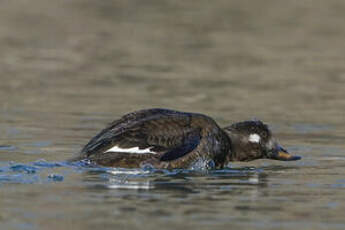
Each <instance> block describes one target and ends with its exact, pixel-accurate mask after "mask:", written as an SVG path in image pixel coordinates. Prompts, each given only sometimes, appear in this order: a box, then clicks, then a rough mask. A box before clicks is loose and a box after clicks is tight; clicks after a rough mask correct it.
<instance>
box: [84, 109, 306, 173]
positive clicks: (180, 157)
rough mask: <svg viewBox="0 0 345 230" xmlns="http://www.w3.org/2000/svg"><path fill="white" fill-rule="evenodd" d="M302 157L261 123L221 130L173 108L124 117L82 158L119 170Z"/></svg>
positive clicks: (210, 121)
mask: <svg viewBox="0 0 345 230" xmlns="http://www.w3.org/2000/svg"><path fill="white" fill-rule="evenodd" d="M261 158H266V159H274V160H282V161H293V160H299V159H301V157H299V156H292V155H290V154H289V153H288V152H287V151H286V150H285V149H284V148H283V147H281V146H280V145H279V144H278V142H277V141H276V139H275V138H274V137H273V136H272V133H271V131H270V130H269V128H268V126H267V125H265V124H264V123H263V122H261V121H243V122H239V123H235V124H232V125H230V126H227V127H225V128H220V127H219V126H218V125H217V123H216V122H215V121H214V120H213V119H212V118H210V117H209V116H206V115H203V114H198V113H187V112H179V111H174V110H170V109H161V108H154V109H145V110H140V111H136V112H132V113H129V114H126V115H124V116H123V117H122V118H120V119H119V120H115V121H114V122H112V123H111V124H110V125H109V126H108V127H106V128H105V129H104V130H102V131H101V132H100V133H99V134H97V135H96V136H95V137H93V138H92V139H91V140H90V141H89V143H88V144H87V145H86V146H85V147H84V148H83V149H82V150H81V152H80V154H79V156H78V157H77V159H78V160H81V159H87V160H89V161H90V162H92V163H95V164H98V165H102V166H108V167H121V168H139V167H145V166H151V167H155V168H167V169H172V168H191V167H193V165H194V164H196V163H200V162H203V164H204V166H205V167H206V168H217V169H219V168H223V167H224V166H226V165H227V164H228V163H229V162H231V161H251V160H255V159H261Z"/></svg>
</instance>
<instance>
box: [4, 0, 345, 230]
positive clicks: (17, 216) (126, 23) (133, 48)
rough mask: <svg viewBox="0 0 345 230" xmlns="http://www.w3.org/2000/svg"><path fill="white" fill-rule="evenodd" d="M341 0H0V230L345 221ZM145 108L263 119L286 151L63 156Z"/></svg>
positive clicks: (329, 224) (336, 224) (307, 225)
mask: <svg viewBox="0 0 345 230" xmlns="http://www.w3.org/2000/svg"><path fill="white" fill-rule="evenodd" d="M344 11H345V4H344V3H343V2H341V1H337V0H328V1H322V0H314V1H312V2H311V1H282V0H278V1H276V0H275V1H270V0H268V1H250V2H249V1H236V0H219V1H214V2H212V4H210V2H209V1H204V0H200V1H198V2H194V1H179V2H178V1H165V0H160V1H157V0H147V1H85V0H60V1H45V0H36V1H34V2H33V1H2V2H1V7H0V51H1V52H0V197H1V198H0V199H1V202H0V203H1V205H0V229H50V230H55V229H56V230H58V229H95V228H96V229H99V228H101V229H114V228H115V229H139V228H140V229H187V228H188V229H191V230H194V229H198V230H199V229H229V227H230V229H235V228H238V229H342V230H343V229H345V221H344V220H345V218H344V213H345V205H344V204H345V198H344V197H345V196H344V191H345V190H344V187H345V177H344V175H345V143H344V140H345V119H344V108H345V100H344V98H345V91H344V88H345V69H344V66H345V65H344V61H345V43H344V41H345V27H344V26H343V25H344V21H345V14H344ZM151 107H164V108H172V109H178V110H183V111H191V112H200V113H205V114H208V115H210V116H212V117H214V118H215V119H216V121H217V122H218V123H219V125H220V126H226V125H228V124H230V123H232V122H236V121H240V120H245V119H252V118H253V117H256V118H258V119H262V120H263V121H265V122H267V123H268V124H270V125H271V126H272V129H273V131H274V133H276V134H277V136H278V138H279V140H280V142H281V143H282V144H283V145H284V146H286V147H287V148H288V150H289V151H290V152H292V153H294V154H296V155H300V156H302V160H301V161H298V162H278V161H268V160H258V161H253V162H244V163H233V164H230V165H228V167H227V168H226V169H224V170H214V171H213V170H212V171H205V170H204V171H203V170H193V171H191V170H189V171H188V170H173V171H167V170H152V169H138V170H126V169H111V168H99V167H96V166H93V165H89V164H88V163H87V162H79V163H75V164H70V163H66V162H65V160H66V159H69V158H71V157H72V156H73V154H75V153H77V152H78V151H80V149H81V147H82V146H83V145H84V144H85V143H87V141H88V140H89V139H90V138H91V137H92V136H94V135H95V134H96V133H97V132H98V131H99V130H100V129H102V128H103V127H104V126H105V125H106V124H107V123H109V122H111V121H112V120H114V119H117V118H118V117H119V116H120V115H122V114H125V113H128V112H131V111H133V110H137V109H142V108H151Z"/></svg>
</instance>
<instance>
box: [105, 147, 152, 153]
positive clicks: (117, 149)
mask: <svg viewBox="0 0 345 230" xmlns="http://www.w3.org/2000/svg"><path fill="white" fill-rule="evenodd" d="M150 148H151V147H149V148H146V149H139V147H132V148H127V149H126V148H120V147H118V146H114V147H111V148H110V149H108V150H107V151H105V153H107V152H120V153H154V154H155V153H156V152H152V151H151V150H150Z"/></svg>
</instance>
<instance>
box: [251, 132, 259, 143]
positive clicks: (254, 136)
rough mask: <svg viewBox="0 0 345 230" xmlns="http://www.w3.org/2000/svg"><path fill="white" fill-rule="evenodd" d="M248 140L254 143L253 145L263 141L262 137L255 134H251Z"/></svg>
mask: <svg viewBox="0 0 345 230" xmlns="http://www.w3.org/2000/svg"><path fill="white" fill-rule="evenodd" d="M248 140H249V141H250V142H253V143H259V142H260V140H261V137H260V136H259V135H258V134H256V133H253V134H250V135H249V138H248Z"/></svg>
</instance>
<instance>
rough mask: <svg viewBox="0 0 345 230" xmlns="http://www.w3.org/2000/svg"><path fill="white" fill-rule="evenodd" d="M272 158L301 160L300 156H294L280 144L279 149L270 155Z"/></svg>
mask: <svg viewBox="0 0 345 230" xmlns="http://www.w3.org/2000/svg"><path fill="white" fill-rule="evenodd" d="M270 158H271V159H272V160H279V161H297V160H300V159H301V157H300V156H293V155H291V154H290V153H289V152H288V151H286V150H285V149H284V148H283V147H281V146H278V148H277V151H276V152H275V154H273V155H272V156H271V157H270Z"/></svg>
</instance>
